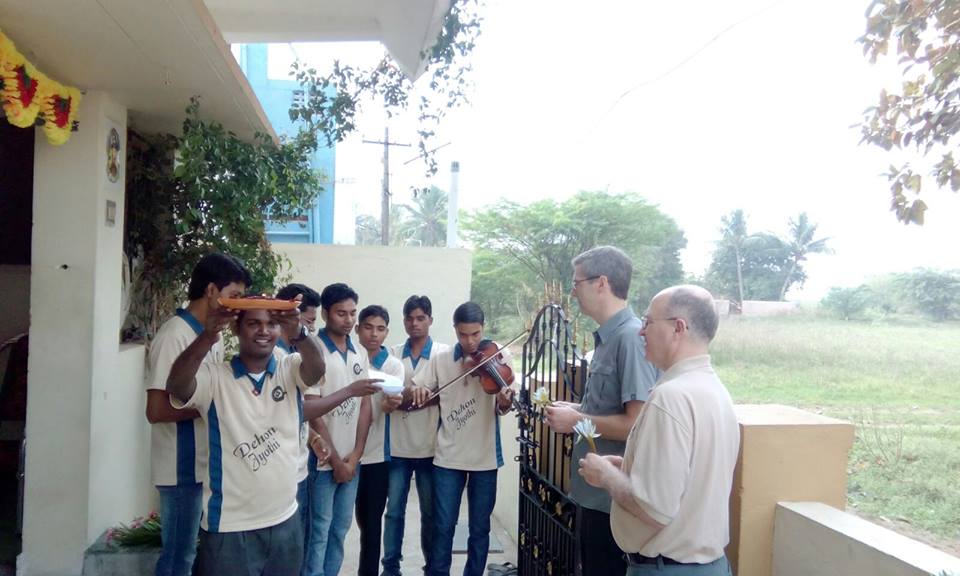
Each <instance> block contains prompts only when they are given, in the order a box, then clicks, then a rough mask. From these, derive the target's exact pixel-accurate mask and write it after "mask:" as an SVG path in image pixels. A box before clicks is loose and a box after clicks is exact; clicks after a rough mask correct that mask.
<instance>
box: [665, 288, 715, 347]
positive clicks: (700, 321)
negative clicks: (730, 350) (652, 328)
mask: <svg viewBox="0 0 960 576" xmlns="http://www.w3.org/2000/svg"><path fill="white" fill-rule="evenodd" d="M660 296H663V297H665V298H666V299H667V313H668V315H669V316H672V317H676V318H683V319H684V320H686V321H687V328H688V329H689V330H690V333H691V335H692V336H694V337H695V338H697V339H699V340H702V341H703V342H705V343H706V342H710V341H711V340H713V337H714V336H716V335H717V326H718V325H719V324H720V318H719V316H718V315H717V309H716V307H715V306H714V304H713V296H712V295H711V294H710V292H708V291H706V290H705V289H703V288H701V287H700V286H694V285H693V284H686V285H683V286H672V287H670V288H667V289H665V290H663V291H662V292H660V294H657V297H660Z"/></svg>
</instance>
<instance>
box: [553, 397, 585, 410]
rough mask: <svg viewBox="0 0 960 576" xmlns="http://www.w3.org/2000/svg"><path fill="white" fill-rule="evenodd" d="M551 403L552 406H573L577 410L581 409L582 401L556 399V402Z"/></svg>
mask: <svg viewBox="0 0 960 576" xmlns="http://www.w3.org/2000/svg"><path fill="white" fill-rule="evenodd" d="M550 405H551V406H557V407H561V406H566V407H567V408H573V409H574V410H576V411H577V412H579V411H580V403H579V402H566V401H564V400H556V401H554V402H551V403H550Z"/></svg>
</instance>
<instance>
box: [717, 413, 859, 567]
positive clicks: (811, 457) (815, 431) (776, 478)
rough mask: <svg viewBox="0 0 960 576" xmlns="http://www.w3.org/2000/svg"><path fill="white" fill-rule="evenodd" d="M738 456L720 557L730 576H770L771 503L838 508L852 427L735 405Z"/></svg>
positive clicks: (844, 491)
mask: <svg viewBox="0 0 960 576" xmlns="http://www.w3.org/2000/svg"><path fill="white" fill-rule="evenodd" d="M735 408H736V412H737V419H738V421H739V423H740V455H739V457H738V459H737V467H736V471H735V472H734V478H733V490H732V494H731V495H730V544H729V545H728V546H727V557H728V558H729V559H730V563H731V564H732V566H733V569H734V574H737V576H770V575H771V573H772V572H771V570H772V564H773V526H774V516H775V510H776V507H777V502H785V501H808V502H822V503H824V504H828V505H830V506H833V507H835V508H838V509H841V510H842V509H844V508H845V507H846V501H847V459H848V456H849V452H850V448H851V447H852V446H853V436H854V427H853V425H852V424H850V423H848V422H844V421H842V420H836V419H833V418H828V417H826V416H820V415H817V414H812V413H810V412H805V411H803V410H799V409H797V408H791V407H789V406H778V405H773V404H768V405H739V406H736V407H735Z"/></svg>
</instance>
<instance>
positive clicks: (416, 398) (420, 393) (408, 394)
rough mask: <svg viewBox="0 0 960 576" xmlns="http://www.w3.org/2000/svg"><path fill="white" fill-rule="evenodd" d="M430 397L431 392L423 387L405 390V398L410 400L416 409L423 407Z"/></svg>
mask: <svg viewBox="0 0 960 576" xmlns="http://www.w3.org/2000/svg"><path fill="white" fill-rule="evenodd" d="M429 397H430V390H428V389H426V388H424V387H423V386H410V387H407V388H404V389H403V398H404V399H407V398H409V399H410V403H411V405H412V406H414V407H417V406H420V405H422V404H423V403H424V402H426V401H427V398H429Z"/></svg>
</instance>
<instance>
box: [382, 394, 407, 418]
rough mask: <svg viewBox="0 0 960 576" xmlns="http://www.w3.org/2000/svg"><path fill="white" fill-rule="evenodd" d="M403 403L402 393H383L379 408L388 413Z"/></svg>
mask: <svg viewBox="0 0 960 576" xmlns="http://www.w3.org/2000/svg"><path fill="white" fill-rule="evenodd" d="M401 404H403V394H384V395H383V400H382V401H381V402H380V408H381V409H383V413H384V414H389V413H391V412H393V411H394V410H396V409H397V408H399V407H400V405H401Z"/></svg>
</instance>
